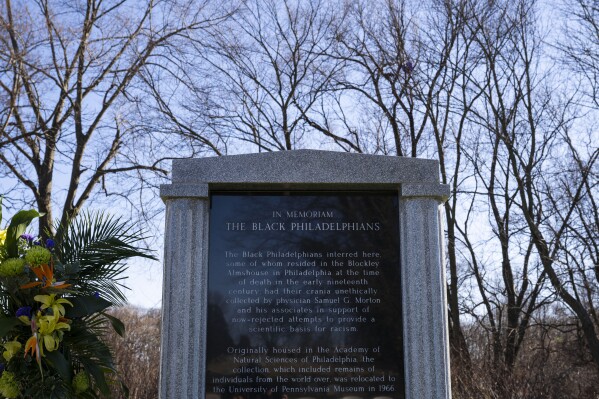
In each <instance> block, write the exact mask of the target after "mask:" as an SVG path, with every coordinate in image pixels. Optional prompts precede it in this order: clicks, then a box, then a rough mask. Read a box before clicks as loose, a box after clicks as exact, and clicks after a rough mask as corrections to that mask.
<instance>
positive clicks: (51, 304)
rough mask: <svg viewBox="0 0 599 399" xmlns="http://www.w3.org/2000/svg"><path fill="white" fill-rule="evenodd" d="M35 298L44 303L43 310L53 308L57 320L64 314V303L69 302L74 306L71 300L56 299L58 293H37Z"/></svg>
mask: <svg viewBox="0 0 599 399" xmlns="http://www.w3.org/2000/svg"><path fill="white" fill-rule="evenodd" d="M33 299H35V300H36V301H38V302H41V303H42V307H41V308H42V310H43V309H48V308H50V309H52V315H53V317H54V318H55V319H56V320H58V318H59V317H60V316H64V313H65V310H64V306H62V304H63V303H68V304H69V305H71V306H73V304H72V303H71V302H69V301H68V300H66V299H64V298H58V299H56V294H50V295H36V296H34V297H33Z"/></svg>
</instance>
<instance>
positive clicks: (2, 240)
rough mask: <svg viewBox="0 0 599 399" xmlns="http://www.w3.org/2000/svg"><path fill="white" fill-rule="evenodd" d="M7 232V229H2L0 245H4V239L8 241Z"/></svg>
mask: <svg viewBox="0 0 599 399" xmlns="http://www.w3.org/2000/svg"><path fill="white" fill-rule="evenodd" d="M6 232H7V230H0V245H4V241H6Z"/></svg>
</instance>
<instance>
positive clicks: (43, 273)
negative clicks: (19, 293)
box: [21, 264, 71, 290]
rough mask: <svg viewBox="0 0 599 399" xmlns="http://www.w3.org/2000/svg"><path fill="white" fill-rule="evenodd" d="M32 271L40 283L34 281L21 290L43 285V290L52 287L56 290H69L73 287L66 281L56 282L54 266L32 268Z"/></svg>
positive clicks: (23, 286)
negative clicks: (68, 288)
mask: <svg viewBox="0 0 599 399" xmlns="http://www.w3.org/2000/svg"><path fill="white" fill-rule="evenodd" d="M31 270H33V273H35V275H36V277H37V279H38V281H32V282H31V283H27V284H24V285H22V286H21V289H23V290H25V289H28V288H33V287H37V286H38V285H41V286H42V288H49V287H51V288H56V289H61V288H67V287H70V286H71V284H67V283H65V282H64V281H60V282H55V281H54V266H52V264H49V265H40V266H38V267H32V268H31Z"/></svg>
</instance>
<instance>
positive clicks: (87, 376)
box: [0, 210, 153, 398]
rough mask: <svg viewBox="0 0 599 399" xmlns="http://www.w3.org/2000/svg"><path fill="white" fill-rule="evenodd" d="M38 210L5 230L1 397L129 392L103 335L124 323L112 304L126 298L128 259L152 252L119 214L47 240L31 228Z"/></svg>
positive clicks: (1, 235) (78, 223) (0, 241)
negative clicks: (114, 313)
mask: <svg viewBox="0 0 599 399" xmlns="http://www.w3.org/2000/svg"><path fill="white" fill-rule="evenodd" d="M1 216H2V214H1V210H0V221H1ZM39 216H40V215H39V214H38V212H37V211H35V210H29V211H20V212H18V213H17V214H15V215H14V217H13V218H12V220H11V221H10V223H9V225H8V226H7V228H6V229H5V230H2V231H0V351H1V350H2V349H4V351H3V353H2V358H0V372H1V375H0V397H5V398H75V397H76V398H97V397H107V396H110V393H111V392H115V391H118V392H122V393H123V394H125V396H126V394H127V389H126V386H125V385H124V384H123V383H122V381H119V378H118V375H117V374H116V371H115V367H114V364H113V362H112V353H111V350H110V347H109V346H108V344H107V343H106V342H105V341H104V340H103V336H104V334H105V333H106V332H107V329H108V328H114V330H115V331H116V332H117V333H118V334H119V335H122V334H123V333H124V330H125V328H124V325H123V323H122V322H121V321H120V320H118V319H117V318H115V317H113V316H111V315H110V314H108V313H107V312H106V310H107V309H108V308H109V307H110V306H112V305H122V304H124V303H125V297H124V295H123V289H124V288H125V287H124V286H123V285H122V279H123V276H122V274H123V272H124V271H125V265H124V264H123V261H124V260H126V259H128V258H130V257H133V256H142V257H146V258H152V259H153V257H152V256H151V255H150V254H149V253H148V251H147V250H145V249H141V248H139V247H137V246H135V244H136V243H137V242H138V241H140V240H141V239H142V238H141V237H140V236H139V232H134V231H131V229H130V228H128V227H127V226H126V224H124V223H121V222H119V221H118V220H116V219H114V218H110V217H105V216H104V215H101V214H98V215H84V216H82V217H79V218H77V219H76V220H74V221H73V222H72V223H70V224H69V225H68V226H65V227H64V228H57V231H59V232H60V233H59V235H57V236H56V237H54V239H46V240H42V239H40V238H38V237H34V236H32V235H28V234H25V230H26V228H27V226H28V225H29V223H30V222H31V221H32V220H33V219H35V218H36V217H39Z"/></svg>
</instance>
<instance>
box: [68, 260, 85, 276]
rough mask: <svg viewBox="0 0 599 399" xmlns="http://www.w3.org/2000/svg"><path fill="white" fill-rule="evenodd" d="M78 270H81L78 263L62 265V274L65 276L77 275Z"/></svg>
mask: <svg viewBox="0 0 599 399" xmlns="http://www.w3.org/2000/svg"><path fill="white" fill-rule="evenodd" d="M80 269H81V265H80V264H79V262H71V263H67V264H66V265H64V274H66V275H73V274H77V273H79V270H80Z"/></svg>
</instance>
